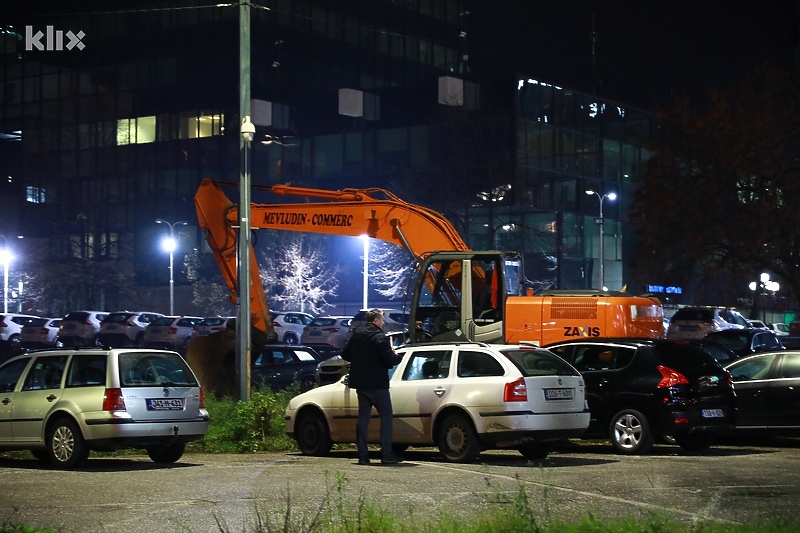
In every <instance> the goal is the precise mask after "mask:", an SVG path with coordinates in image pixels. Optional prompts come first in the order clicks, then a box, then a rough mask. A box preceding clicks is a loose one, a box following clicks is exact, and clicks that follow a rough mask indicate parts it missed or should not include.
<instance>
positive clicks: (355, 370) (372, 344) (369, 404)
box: [342, 309, 402, 465]
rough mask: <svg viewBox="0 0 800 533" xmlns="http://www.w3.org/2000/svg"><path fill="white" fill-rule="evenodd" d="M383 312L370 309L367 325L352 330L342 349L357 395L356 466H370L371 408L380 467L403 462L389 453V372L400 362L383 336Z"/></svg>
mask: <svg viewBox="0 0 800 533" xmlns="http://www.w3.org/2000/svg"><path fill="white" fill-rule="evenodd" d="M383 323H384V318H383V311H381V310H380V309H370V310H369V311H367V314H366V323H365V324H364V325H363V326H360V327H357V328H356V329H355V330H353V334H352V335H350V338H349V339H348V340H347V342H346V343H345V345H344V348H342V359H344V360H345V361H350V377H349V378H348V379H349V384H350V387H351V388H353V389H355V390H356V393H357V395H358V422H357V423H356V445H357V447H358V464H360V465H368V464H369V449H368V446H367V431H368V429H369V421H370V417H371V416H372V408H373V407H375V409H376V410H377V411H378V415H379V416H380V423H381V463H383V464H397V463H400V462H402V459H400V458H399V457H398V456H397V455H395V454H394V453H393V452H392V397H391V396H390V395H389V369H390V368H392V367H393V366H394V365H396V364H398V363H399V362H400V361H401V360H402V358H401V357H400V356H399V355H397V354H396V353H395V352H394V349H392V344H391V343H390V342H389V338H388V337H387V336H386V335H384V334H383V328H382V326H383Z"/></svg>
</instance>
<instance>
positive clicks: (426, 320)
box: [409, 251, 522, 342]
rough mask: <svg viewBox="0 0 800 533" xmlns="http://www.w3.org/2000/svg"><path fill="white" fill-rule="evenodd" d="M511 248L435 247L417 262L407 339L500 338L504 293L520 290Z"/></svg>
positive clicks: (518, 262)
mask: <svg viewBox="0 0 800 533" xmlns="http://www.w3.org/2000/svg"><path fill="white" fill-rule="evenodd" d="M521 273H522V259H521V257H520V256H519V254H517V253H515V252H499V251H487V252H476V251H468V252H434V253H432V254H430V255H428V256H427V257H426V258H424V260H423V261H422V262H421V263H420V266H419V275H418V277H417V281H416V283H417V285H416V287H415V290H414V291H412V301H411V309H410V313H409V336H410V340H411V342H454V341H480V342H502V339H503V308H504V304H505V299H506V297H507V296H508V295H519V294H521V293H522V285H521V283H520V280H521V278H522V275H521Z"/></svg>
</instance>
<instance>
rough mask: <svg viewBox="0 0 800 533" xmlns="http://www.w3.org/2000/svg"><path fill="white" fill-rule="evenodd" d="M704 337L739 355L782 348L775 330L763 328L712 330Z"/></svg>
mask: <svg viewBox="0 0 800 533" xmlns="http://www.w3.org/2000/svg"><path fill="white" fill-rule="evenodd" d="M706 339H707V340H710V341H716V342H718V343H720V344H722V345H723V346H725V347H726V348H728V349H729V350H730V351H732V352H733V353H735V354H736V355H737V356H739V357H744V356H745V355H752V354H754V353H761V352H774V351H777V350H783V349H784V348H783V344H781V341H780V339H778V336H777V335H776V334H775V332H774V331H770V330H768V329H763V328H743V329H725V330H722V331H714V332H712V333H709V334H708V335H706V336H705V338H704V340H706Z"/></svg>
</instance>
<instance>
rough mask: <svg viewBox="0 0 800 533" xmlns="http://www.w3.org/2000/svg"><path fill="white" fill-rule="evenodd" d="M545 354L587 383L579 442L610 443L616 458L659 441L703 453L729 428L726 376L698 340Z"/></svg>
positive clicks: (589, 344)
mask: <svg viewBox="0 0 800 533" xmlns="http://www.w3.org/2000/svg"><path fill="white" fill-rule="evenodd" d="M545 348H548V349H549V350H550V351H552V352H554V353H555V354H557V355H559V356H561V357H562V358H564V359H566V360H567V361H568V362H570V363H572V365H573V366H574V367H575V368H577V369H578V370H579V371H580V373H581V374H582V375H583V377H584V380H585V381H586V398H587V400H588V402H589V410H590V411H591V422H590V425H589V429H588V430H587V432H586V433H585V434H584V436H585V437H590V438H591V437H603V438H608V439H610V440H611V444H612V445H613V446H614V448H615V449H616V451H617V452H618V453H622V454H630V455H633V454H646V453H648V452H649V451H650V449H651V448H652V446H653V443H654V442H655V440H656V438H657V437H658V438H660V439H662V440H666V439H667V438H668V437H672V438H673V439H674V442H675V443H676V444H678V445H679V446H681V447H682V448H684V449H686V450H689V451H701V450H705V449H707V448H708V447H709V446H710V445H711V444H712V443H713V441H714V438H715V437H716V436H717V435H718V434H720V433H721V432H722V431H727V430H730V429H731V428H733V427H734V423H735V418H736V395H735V393H734V390H733V385H732V379H731V376H730V374H729V373H728V372H727V371H726V370H725V369H724V368H723V367H722V366H721V365H720V363H719V362H718V361H717V360H716V359H714V357H713V356H712V355H711V354H710V353H709V352H708V351H707V350H705V349H704V348H703V347H702V345H701V344H700V343H699V342H697V341H675V340H665V339H622V338H620V339H583V340H576V341H567V342H560V343H553V344H550V345H548V346H545Z"/></svg>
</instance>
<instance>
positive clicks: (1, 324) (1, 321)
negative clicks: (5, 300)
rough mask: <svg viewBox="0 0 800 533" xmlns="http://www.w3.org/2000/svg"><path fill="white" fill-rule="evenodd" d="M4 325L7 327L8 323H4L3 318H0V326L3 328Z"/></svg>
mask: <svg viewBox="0 0 800 533" xmlns="http://www.w3.org/2000/svg"><path fill="white" fill-rule="evenodd" d="M5 327H8V324H6V322H5V320H0V328H5Z"/></svg>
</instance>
